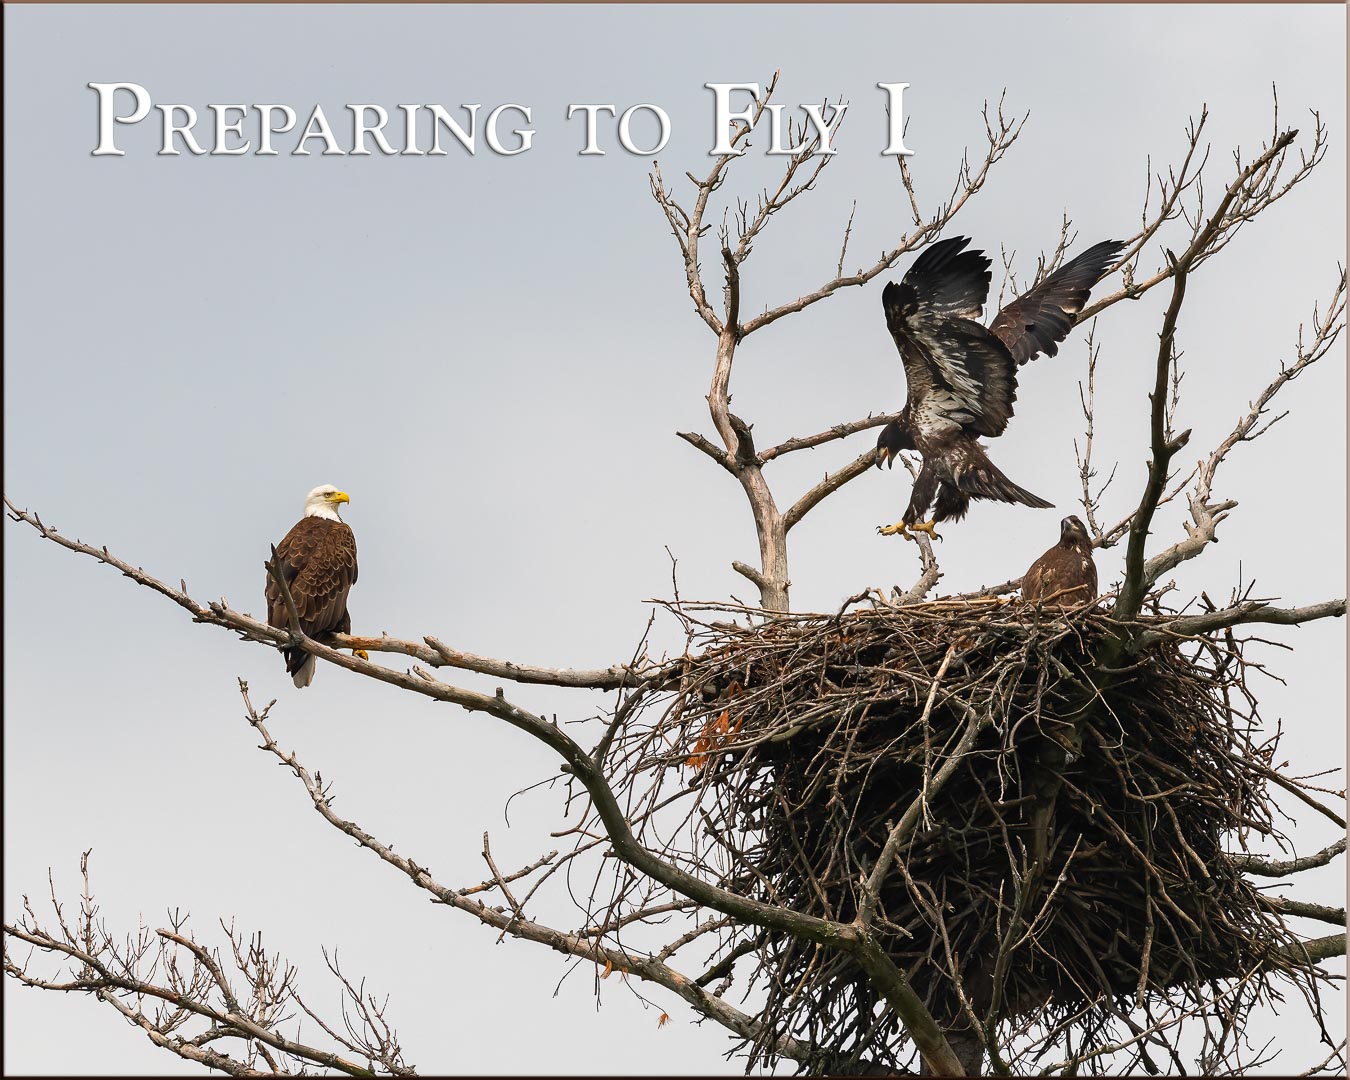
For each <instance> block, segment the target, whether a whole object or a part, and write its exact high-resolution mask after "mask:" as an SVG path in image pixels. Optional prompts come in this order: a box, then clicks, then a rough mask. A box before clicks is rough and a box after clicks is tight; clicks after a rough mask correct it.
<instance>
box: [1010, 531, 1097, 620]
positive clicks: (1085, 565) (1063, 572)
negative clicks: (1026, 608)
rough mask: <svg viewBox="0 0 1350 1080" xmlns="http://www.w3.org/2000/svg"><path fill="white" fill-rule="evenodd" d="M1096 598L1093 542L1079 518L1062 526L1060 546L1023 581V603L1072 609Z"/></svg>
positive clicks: (1041, 559) (1037, 564)
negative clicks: (1026, 601)
mask: <svg viewBox="0 0 1350 1080" xmlns="http://www.w3.org/2000/svg"><path fill="white" fill-rule="evenodd" d="M1096 598H1097V566H1096V564H1095V563H1093V561H1092V541H1091V540H1090V539H1089V538H1088V533H1087V529H1086V528H1085V527H1084V526H1083V523H1082V522H1081V521H1079V520H1078V518H1077V517H1076V516H1073V515H1070V516H1069V517H1066V518H1065V519H1064V520H1063V521H1061V522H1060V523H1059V543H1058V544H1056V545H1055V546H1054V547H1052V548H1051V549H1050V550H1049V551H1047V552H1046V553H1045V554H1044V555H1042V556H1041V557H1040V558H1039V559H1037V560H1036V561H1035V562H1034V563H1032V564H1031V568H1030V569H1029V570H1028V571H1027V572H1026V575H1025V576H1024V577H1023V578H1022V599H1023V600H1028V601H1033V602H1040V603H1043V604H1044V605H1045V606H1046V607H1060V608H1070V607H1078V606H1079V605H1080V604H1086V603H1087V602H1088V601H1089V600H1095V599H1096Z"/></svg>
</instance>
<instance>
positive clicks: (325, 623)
mask: <svg viewBox="0 0 1350 1080" xmlns="http://www.w3.org/2000/svg"><path fill="white" fill-rule="evenodd" d="M349 502H351V498H350V497H349V496H348V495H347V493H346V492H345V491H340V490H339V489H338V488H336V487H335V486H334V485H332V484H320V485H319V486H318V487H316V488H314V489H313V490H312V491H310V493H309V494H308V495H306V496H305V512H304V515H303V516H302V517H301V518H300V520H299V521H297V522H296V523H295V524H294V525H293V526H292V527H291V531H290V532H288V533H287V534H286V536H285V538H284V539H282V541H281V543H279V544H278V545H277V549H276V550H277V553H276V566H277V570H278V572H279V573H280V574H281V577H282V579H283V580H284V581H285V582H286V588H287V590H288V591H289V592H290V594H291V599H292V600H293V601H294V602H295V612H296V616H297V617H298V621H299V629H300V632H301V633H302V634H304V636H305V637H307V638H315V639H321V638H323V637H325V636H326V635H328V634H350V633H351V630H352V617H351V615H350V614H349V613H348V612H347V595H348V593H350V592H351V588H352V586H353V585H355V584H356V537H355V536H353V535H352V530H351V526H349V525H348V524H347V523H346V522H345V521H343V520H342V517H341V515H340V514H339V513H338V508H339V507H340V506H341V505H342V504H343V503H349ZM267 621H268V623H269V624H270V625H272V626H275V627H276V628H277V629H278V630H290V629H292V626H291V611H290V607H289V606H288V605H287V603H286V597H285V594H284V593H283V592H282V590H281V586H280V585H279V584H278V583H277V581H276V579H275V578H274V577H273V576H272V575H271V574H270V573H269V574H268V575H267ZM281 655H282V656H283V657H284V658H285V660H286V673H287V674H288V675H290V676H291V679H292V681H293V682H294V683H295V685H296V686H297V687H304V686H308V685H309V684H310V683H311V682H312V681H313V680H314V656H313V655H312V654H311V653H308V652H306V651H305V650H304V649H303V648H300V647H298V646H289V647H287V648H284V649H282V650H281ZM356 655H358V656H360V657H361V658H362V659H365V654H364V653H361V652H357V653H356Z"/></svg>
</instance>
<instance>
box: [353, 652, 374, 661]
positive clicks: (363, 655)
mask: <svg viewBox="0 0 1350 1080" xmlns="http://www.w3.org/2000/svg"><path fill="white" fill-rule="evenodd" d="M352 655H353V656H359V657H360V658H361V659H362V660H369V659H370V653H368V652H366V650H365V649H353V650H352Z"/></svg>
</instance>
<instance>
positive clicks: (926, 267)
mask: <svg viewBox="0 0 1350 1080" xmlns="http://www.w3.org/2000/svg"><path fill="white" fill-rule="evenodd" d="M969 243H970V240H969V239H968V238H966V237H964V236H956V237H952V238H950V239H947V240H939V241H938V242H937V243H936V244H933V245H931V246H930V247H928V248H927V249H925V250H924V251H923V253H922V254H920V255H919V257H918V258H917V259H916V260H915V261H914V265H913V266H911V267H910V268H909V270H908V271H907V272H906V273H905V276H904V278H902V279H901V281H900V283H899V284H898V285H897V284H896V283H895V282H891V283H890V284H888V285H887V286H886V288H885V289H884V290H883V291H882V294H881V301H882V306H883V307H884V309H885V312H886V325H887V328H888V329H889V330H890V332H891V336H892V337H893V338H895V344H896V347H897V348H898V349H899V350H900V359H901V360H902V361H903V362H904V368H905V384H906V388H907V390H908V394H907V397H906V400H905V407H904V409H903V410H902V411H901V413H900V418H899V419H898V420H894V421H892V422H891V423H889V424H887V425H886V427H885V428H883V429H882V431H881V435H880V436H879V437H878V439H877V451H878V454H877V466H878V467H880V465H881V463H882V462H886V463H887V464H890V463H892V462H893V461H894V460H895V456H896V455H897V454H898V453H899V452H900V451H901V450H917V451H918V452H919V453H920V454H921V455H922V456H923V468H922V470H921V472H920V474H919V478H918V479H917V480H916V481H915V482H914V491H913V493H912V495H911V497H910V500H909V506H908V507H907V508H906V510H905V516H904V519H903V520H902V521H901V522H900V523H899V524H898V525H893V526H890V527H888V528H885V529H882V530H881V531H882V532H883V533H884V534H887V535H890V534H892V533H896V532H898V533H900V534H901V535H908V533H907V530H908V529H909V528H911V527H913V526H914V525H915V523H916V522H917V521H918V520H919V518H920V517H922V516H923V515H924V514H925V513H927V511H928V507H929V506H930V505H931V504H932V503H933V500H934V499H935V498H936V500H937V505H936V508H935V510H934V513H933V523H932V524H930V523H924V524H923V525H922V526H921V527H920V528H921V529H922V531H925V532H931V531H932V526H933V524H936V523H937V522H939V521H944V520H947V519H949V518H950V519H954V520H958V521H959V520H960V519H961V518H962V517H963V516H964V515H965V513H966V511H967V510H968V509H969V507H970V500H971V499H996V500H998V501H1000V502H1008V503H1022V504H1023V505H1025V506H1034V507H1047V506H1049V505H1050V503H1048V502H1046V501H1045V500H1044V499H1042V498H1040V497H1038V496H1036V495H1033V494H1032V493H1031V492H1029V491H1027V490H1026V489H1025V488H1022V487H1018V485H1016V484H1014V483H1013V482H1012V481H1011V480H1009V479H1008V478H1007V477H1006V476H1004V475H1003V473H1002V472H1001V471H1000V470H999V468H998V467H997V466H996V465H995V464H994V463H993V462H992V461H990V460H989V458H988V456H987V455H986V454H985V451H984V448H983V447H982V446H981V445H980V444H979V443H978V442H977V441H976V438H977V436H981V435H983V436H986V437H988V438H992V437H994V436H996V435H1001V434H1003V430H1004V428H1006V427H1007V426H1008V420H1009V419H1010V418H1011V417H1012V414H1013V402H1014V401H1015V400H1016V398H1017V369H1018V367H1019V366H1020V365H1022V364H1025V363H1027V362H1028V361H1029V360H1032V359H1034V358H1035V357H1036V356H1038V355H1040V354H1041V353H1045V354H1047V355H1048V356H1054V355H1055V353H1057V352H1058V351H1059V343H1060V342H1061V341H1063V340H1064V338H1065V337H1066V336H1067V335H1068V333H1069V331H1070V330H1071V329H1072V328H1073V325H1074V321H1075V319H1076V318H1077V315H1078V312H1080V311H1082V310H1083V307H1084V305H1085V304H1086V303H1087V299H1088V294H1089V293H1090V292H1091V290H1092V286H1093V285H1095V284H1096V283H1097V282H1098V281H1099V280H1100V279H1101V277H1102V275H1104V274H1105V273H1106V271H1107V268H1108V267H1109V266H1110V265H1111V262H1112V260H1113V259H1114V258H1115V255H1116V254H1117V253H1118V252H1119V251H1120V249H1121V248H1122V247H1123V246H1124V245H1123V244H1121V243H1120V242H1119V241H1115V240H1105V241H1103V242H1102V243H1100V244H1095V245H1093V246H1092V247H1090V248H1088V249H1087V250H1086V251H1085V252H1083V253H1082V254H1081V255H1079V256H1078V257H1077V258H1075V259H1073V260H1071V261H1070V262H1067V263H1065V264H1064V265H1063V266H1061V267H1060V268H1059V269H1058V270H1056V271H1055V272H1054V273H1053V274H1050V275H1049V276H1048V277H1046V279H1045V280H1044V281H1042V282H1041V283H1040V284H1039V285H1037V286H1036V287H1035V288H1034V289H1032V290H1030V291H1029V292H1027V293H1026V294H1025V295H1023V296H1019V297H1018V298H1017V299H1016V300H1014V301H1013V302H1012V303H1010V304H1009V305H1008V306H1007V307H1005V308H1004V309H1003V310H1002V311H1000V312H999V313H998V316H997V317H996V318H995V319H994V321H993V322H992V323H991V324H990V325H989V326H988V327H985V326H983V325H981V324H980V323H979V322H977V321H976V320H978V319H979V317H980V314H981V311H982V310H983V308H984V302H985V299H986V298H987V296H988V293H989V277H990V275H989V266H990V261H989V258H988V256H986V255H985V254H984V252H982V251H966V250H964V249H965V247H966V245H967V244H969Z"/></svg>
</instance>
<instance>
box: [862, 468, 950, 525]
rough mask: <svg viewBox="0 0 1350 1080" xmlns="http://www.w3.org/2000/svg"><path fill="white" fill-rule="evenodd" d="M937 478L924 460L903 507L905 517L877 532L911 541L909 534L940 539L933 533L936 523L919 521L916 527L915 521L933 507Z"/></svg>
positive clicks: (933, 470) (935, 471)
mask: <svg viewBox="0 0 1350 1080" xmlns="http://www.w3.org/2000/svg"><path fill="white" fill-rule="evenodd" d="M938 483H939V477H938V474H937V470H936V469H934V468H933V467H932V466H931V465H929V464H928V459H927V458H924V461H923V467H922V468H921V469H920V470H919V475H918V476H917V477H915V478H914V489H913V490H912V491H911V492H910V493H909V505H908V506H907V507H905V516H904V517H903V518H901V519H900V520H899V521H897V522H896V523H895V524H894V525H880V526H878V527H877V532H879V533H881V535H882V536H896V535H900V536H903V537H904V538H905V539H906V540H913V539H914V537H913V536H911V535H910V533H911V532H925V533H927V534H928V535H929V536H931V537H934V538H935V539H941V537H939V536H938V534H937V533H935V532H934V531H933V527H934V526H935V525H936V524H937V522H936V521H920V522H919V523H918V524H917V525H916V524H915V521H916V520H917V519H918V518H921V517H922V516H923V515H924V514H925V513H927V511H928V508H929V507H930V506H932V505H933V497H934V496H935V495H936V494H937V491H938Z"/></svg>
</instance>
